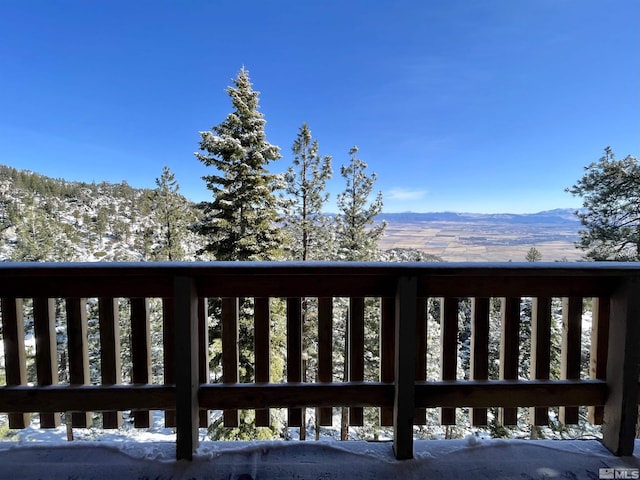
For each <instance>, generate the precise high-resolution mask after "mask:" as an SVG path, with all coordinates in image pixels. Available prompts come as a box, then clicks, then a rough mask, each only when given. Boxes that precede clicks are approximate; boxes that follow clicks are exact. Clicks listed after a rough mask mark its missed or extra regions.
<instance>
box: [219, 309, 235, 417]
mask: <svg viewBox="0 0 640 480" xmlns="http://www.w3.org/2000/svg"><path fill="white" fill-rule="evenodd" d="M238 310H239V303H238V298H223V299H222V316H221V323H222V383H230V384H235V383H238V377H239V375H238V363H239V356H238V355H239V352H238ZM222 415H223V423H224V426H225V427H237V426H238V424H239V417H238V410H237V409H230V410H225V411H224V412H223V414H222Z"/></svg>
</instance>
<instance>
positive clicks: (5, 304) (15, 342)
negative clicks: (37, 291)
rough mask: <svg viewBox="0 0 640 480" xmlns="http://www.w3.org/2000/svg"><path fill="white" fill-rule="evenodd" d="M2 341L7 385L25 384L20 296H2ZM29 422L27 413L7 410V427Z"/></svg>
mask: <svg viewBox="0 0 640 480" xmlns="http://www.w3.org/2000/svg"><path fill="white" fill-rule="evenodd" d="M0 308H1V309H2V341H3V343H4V368H5V373H6V380H7V385H8V386H12V385H26V384H27V360H26V352H25V349H24V317H23V310H22V299H21V298H2V299H1V300H0ZM30 422H31V415H30V414H28V413H16V412H13V413H12V412H9V428H12V429H13V428H15V429H19V428H25V427H26V426H27V425H29V423H30Z"/></svg>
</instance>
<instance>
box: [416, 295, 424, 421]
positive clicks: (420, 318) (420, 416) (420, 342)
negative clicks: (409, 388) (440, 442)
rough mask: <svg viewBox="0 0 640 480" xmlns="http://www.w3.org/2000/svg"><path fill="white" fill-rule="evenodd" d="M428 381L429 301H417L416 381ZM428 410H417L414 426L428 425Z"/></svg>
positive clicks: (420, 298) (422, 299)
mask: <svg viewBox="0 0 640 480" xmlns="http://www.w3.org/2000/svg"><path fill="white" fill-rule="evenodd" d="M426 379H427V299H426V298H425V297H418V298H417V299H416V381H424V380H426ZM426 423H427V410H426V409H424V408H417V409H416V411H415V414H414V416H413V424H414V425H426Z"/></svg>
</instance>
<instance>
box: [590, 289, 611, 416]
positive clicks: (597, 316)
mask: <svg viewBox="0 0 640 480" xmlns="http://www.w3.org/2000/svg"><path fill="white" fill-rule="evenodd" d="M610 308H611V301H610V299H609V298H608V297H600V298H597V297H596V298H594V299H593V300H592V306H591V314H592V321H591V355H590V358H589V367H590V368H589V373H590V375H589V376H590V377H591V378H592V379H597V380H606V379H607V355H608V347H609V345H608V343H609V314H610ZM603 417H604V406H603V405H596V406H591V407H589V422H591V423H592V424H594V425H602V420H603Z"/></svg>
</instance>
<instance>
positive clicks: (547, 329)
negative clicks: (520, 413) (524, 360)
mask: <svg viewBox="0 0 640 480" xmlns="http://www.w3.org/2000/svg"><path fill="white" fill-rule="evenodd" d="M550 373H551V298H549V297H539V298H534V299H533V302H532V304H531V378H532V379H535V380H549V375H550ZM529 417H530V422H531V424H532V425H534V426H537V425H547V424H548V423H549V409H548V408H547V407H533V408H531V409H530V410H529Z"/></svg>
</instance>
